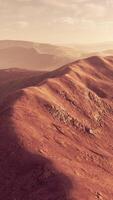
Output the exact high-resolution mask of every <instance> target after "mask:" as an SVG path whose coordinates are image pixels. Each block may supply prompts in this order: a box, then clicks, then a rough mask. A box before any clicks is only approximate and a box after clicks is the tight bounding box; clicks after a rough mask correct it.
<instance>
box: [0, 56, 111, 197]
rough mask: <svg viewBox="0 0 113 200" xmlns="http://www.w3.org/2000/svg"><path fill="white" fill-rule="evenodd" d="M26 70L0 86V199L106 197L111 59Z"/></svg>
mask: <svg viewBox="0 0 113 200" xmlns="http://www.w3.org/2000/svg"><path fill="white" fill-rule="evenodd" d="M2 73H3V71H2ZM16 73H17V72H16V70H15V74H16ZM26 73H27V72H24V75H25V76H24V77H23V79H21V80H20V76H19V77H18V78H17V79H18V80H20V81H19V82H18V81H17V79H15V81H14V85H15V87H12V85H11V83H10V81H6V82H7V84H6V85H3V83H0V87H1V89H0V94H1V98H2V99H1V101H0V200H113V57H105V58H101V57H90V58H87V59H84V60H78V61H76V62H74V63H71V64H69V65H67V66H64V67H62V68H60V69H58V70H55V71H52V72H49V73H46V72H45V73H44V74H39V73H38V72H37V74H35V76H34V74H31V75H32V76H30V77H29V76H28V74H27V75H26ZM32 73H33V72H32ZM0 74H1V73H0ZM12 74H13V72H12ZM4 76H5V71H4ZM10 77H11V76H10V72H9V79H10ZM15 77H16V76H15ZM7 80H8V77H7ZM13 80H14V79H13ZM8 88H9V90H8ZM2 92H3V97H2Z"/></svg>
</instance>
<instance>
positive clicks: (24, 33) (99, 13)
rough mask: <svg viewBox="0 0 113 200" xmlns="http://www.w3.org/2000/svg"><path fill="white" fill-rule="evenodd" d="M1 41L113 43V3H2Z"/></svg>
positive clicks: (9, 0) (72, 0) (12, 0)
mask: <svg viewBox="0 0 113 200" xmlns="http://www.w3.org/2000/svg"><path fill="white" fill-rule="evenodd" d="M0 39H16V40H31V41H37V42H47V43H94V42H104V41H113V0H0Z"/></svg>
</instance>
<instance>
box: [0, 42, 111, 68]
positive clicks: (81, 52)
mask: <svg viewBox="0 0 113 200" xmlns="http://www.w3.org/2000/svg"><path fill="white" fill-rule="evenodd" d="M112 49H113V44H112V43H111V44H97V45H96V44H95V45H93V44H92V45H64V46H61V45H52V44H43V43H34V42H27V41H13V40H1V41H0V68H1V69H4V68H21V69H33V70H52V69H55V68H58V67H60V66H62V65H65V64H67V63H70V62H73V61H75V60H76V59H79V58H84V57H87V56H92V55H104V56H105V55H108V54H110V55H112V54H113V50H112Z"/></svg>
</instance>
